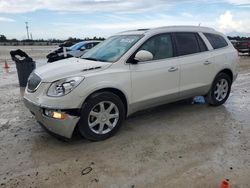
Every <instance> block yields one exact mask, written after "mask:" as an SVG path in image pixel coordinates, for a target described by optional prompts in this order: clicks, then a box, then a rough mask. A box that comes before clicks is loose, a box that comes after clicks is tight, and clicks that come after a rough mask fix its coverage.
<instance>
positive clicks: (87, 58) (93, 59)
mask: <svg viewBox="0 0 250 188" xmlns="http://www.w3.org/2000/svg"><path fill="white" fill-rule="evenodd" d="M82 59H86V60H91V61H99V59H96V58H91V57H86V58H82Z"/></svg>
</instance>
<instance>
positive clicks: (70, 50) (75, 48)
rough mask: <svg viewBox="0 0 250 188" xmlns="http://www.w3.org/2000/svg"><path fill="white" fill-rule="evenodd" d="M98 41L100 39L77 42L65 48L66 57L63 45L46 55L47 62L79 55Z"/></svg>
mask: <svg viewBox="0 0 250 188" xmlns="http://www.w3.org/2000/svg"><path fill="white" fill-rule="evenodd" d="M100 42H101V41H98V40H91V41H82V42H78V43H76V44H74V45H72V46H70V47H67V48H66V53H67V55H66V57H65V56H64V54H63V47H60V48H58V49H56V50H55V51H53V52H51V53H49V54H48V55H47V59H48V63H52V62H54V61H58V60H61V59H66V58H69V57H81V56H82V55H83V54H84V53H86V52H87V51H88V50H89V49H91V48H93V47H94V46H96V45H97V44H99V43H100Z"/></svg>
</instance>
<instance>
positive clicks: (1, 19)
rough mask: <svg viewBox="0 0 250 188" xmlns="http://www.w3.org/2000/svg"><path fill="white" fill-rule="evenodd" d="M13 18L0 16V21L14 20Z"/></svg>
mask: <svg viewBox="0 0 250 188" xmlns="http://www.w3.org/2000/svg"><path fill="white" fill-rule="evenodd" d="M14 21H15V20H13V19H11V18H6V17H0V22H14Z"/></svg>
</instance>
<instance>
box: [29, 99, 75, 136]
mask: <svg viewBox="0 0 250 188" xmlns="http://www.w3.org/2000/svg"><path fill="white" fill-rule="evenodd" d="M24 104H25V106H26V107H27V108H28V109H29V110H30V111H31V113H32V114H33V115H34V116H35V117H36V120H37V121H38V123H39V124H41V125H43V127H44V128H46V129H47V130H48V131H50V132H52V133H54V134H56V135H59V136H61V137H65V138H68V139H69V138H71V137H72V134H73V132H74V129H75V127H76V125H77V123H78V121H79V119H80V117H79V115H78V114H77V113H73V111H75V110H72V113H71V111H70V110H65V111H64V110H62V109H60V111H62V112H63V113H64V114H65V117H64V118H63V119H56V118H53V117H49V116H46V115H45V113H44V112H45V110H50V109H48V108H46V107H43V106H41V105H38V104H35V103H33V102H31V101H29V100H28V99H27V98H24ZM53 110H56V109H53ZM67 112H70V113H67Z"/></svg>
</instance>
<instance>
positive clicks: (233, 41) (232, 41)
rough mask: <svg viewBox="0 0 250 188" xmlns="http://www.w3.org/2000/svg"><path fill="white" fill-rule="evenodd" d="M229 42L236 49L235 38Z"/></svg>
mask: <svg viewBox="0 0 250 188" xmlns="http://www.w3.org/2000/svg"><path fill="white" fill-rule="evenodd" d="M230 42H231V43H232V44H233V46H234V48H235V49H236V44H237V42H238V41H237V40H230Z"/></svg>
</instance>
